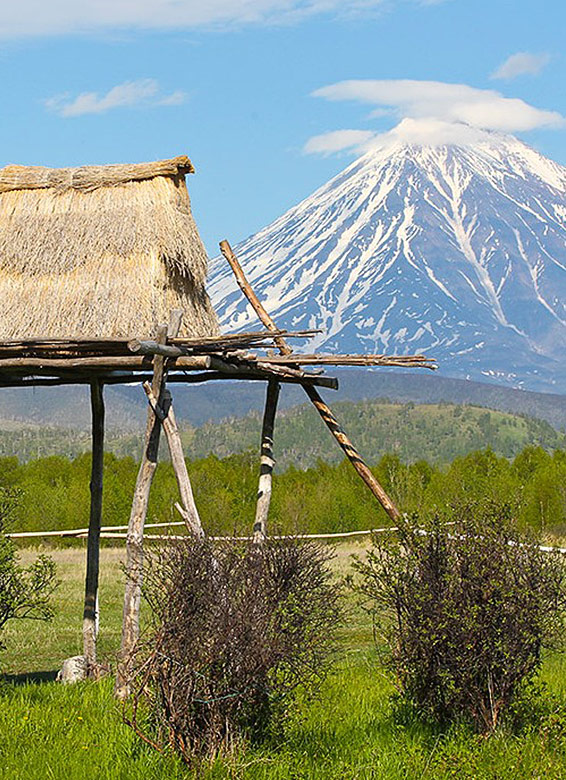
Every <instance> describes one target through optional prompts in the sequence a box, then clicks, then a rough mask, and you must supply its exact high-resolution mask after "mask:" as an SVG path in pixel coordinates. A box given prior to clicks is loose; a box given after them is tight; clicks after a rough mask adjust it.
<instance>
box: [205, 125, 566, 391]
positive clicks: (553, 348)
mask: <svg viewBox="0 0 566 780" xmlns="http://www.w3.org/2000/svg"><path fill="white" fill-rule="evenodd" d="M565 220H566V168H564V167H562V166H560V165H558V164H557V163H554V162H552V161H551V160H548V159H546V158H545V157H543V156H542V155H540V154H539V153H538V152H536V151H535V150H533V149H531V148H530V147H528V146H527V145H526V144H524V143H523V142H521V141H519V140H517V139H515V138H513V137H512V136H504V135H501V134H496V133H488V132H482V133H481V134H480V141H479V142H476V144H475V145H474V146H470V145H466V144H464V145H461V146H457V145H445V146H422V145H415V144H410V143H396V144H389V145H387V146H384V147H381V148H378V149H376V150H373V151H371V152H368V153H367V154H365V155H364V156H362V157H361V158H359V159H358V160H355V161H354V162H353V163H351V164H350V165H349V166H348V167H347V168H346V169H345V170H344V171H342V172H341V173H340V174H338V175H337V176H336V177H334V178H333V179H331V180H330V181H329V182H327V183H326V184H324V185H323V186H322V187H320V188H319V189H318V190H316V192H314V193H313V194H312V195H311V196H309V197H308V198H306V199H305V200H303V201H302V202H301V203H299V204H298V205H296V206H294V207H293V208H291V209H290V210H289V211H287V212H286V213H285V214H284V215H282V216H281V217H279V218H278V219H277V220H275V221H274V222H273V223H271V224H270V225H268V226H267V227H266V228H264V229H263V230H260V231H259V232H258V233H256V234H255V235H253V236H251V237H249V238H248V239H246V240H245V241H243V242H241V243H240V244H238V245H237V246H236V253H237V254H238V256H239V258H240V261H241V263H242V266H243V268H244V271H245V272H246V274H247V275H248V278H249V280H250V282H251V283H252V285H253V287H254V289H255V291H256V293H257V294H258V295H259V296H260V298H261V299H262V301H263V302H264V303H265V305H266V307H267V308H268V310H269V311H270V312H271V314H272V315H273V316H274V318H275V320H276V321H277V323H278V325H280V326H281V327H287V328H314V327H316V328H321V329H322V331H323V333H322V334H321V335H320V336H317V337H315V339H314V340H313V341H312V342H311V343H310V344H309V345H308V347H307V349H308V350H309V351H310V350H320V351H322V350H324V351H329V352H333V351H342V352H378V353H383V352H393V353H398V354H407V353H411V352H426V353H429V354H430V355H431V356H433V357H435V358H437V359H438V361H439V365H440V367H441V370H442V371H443V372H444V373H445V374H446V375H447V376H458V377H468V378H472V379H475V380H480V381H481V380H482V379H484V380H485V379H489V380H491V381H495V382H501V383H504V384H507V385H509V386H512V387H523V388H525V389H529V390H545V391H554V392H556V391H558V392H559V391H560V390H561V389H562V387H563V386H564V382H565V380H566V369H565V368H564V357H565V356H566V225H565ZM209 292H210V294H211V297H212V299H213V303H214V305H215V308H216V310H217V311H218V313H219V317H220V321H221V324H222V326H223V327H224V328H225V329H228V330H243V329H245V328H247V327H249V326H250V325H251V324H252V322H253V313H252V312H251V311H250V310H249V307H247V305H246V302H245V300H243V297H242V296H241V294H240V293H239V291H238V290H237V288H236V285H235V283H234V281H233V279H232V278H231V274H230V271H229V269H228V268H227V267H226V265H225V263H224V262H223V260H222V259H221V258H215V259H214V260H213V261H212V263H211V274H210V283H209Z"/></svg>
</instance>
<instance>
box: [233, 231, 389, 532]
mask: <svg viewBox="0 0 566 780" xmlns="http://www.w3.org/2000/svg"><path fill="white" fill-rule="evenodd" d="M220 251H221V252H222V254H223V255H224V257H225V258H226V260H227V261H228V263H229V264H230V267H231V269H232V271H233V272H234V276H235V277H236V281H237V282H238V285H239V287H240V289H241V290H242V292H243V293H244V295H245V296H246V298H247V299H248V301H249V302H250V304H251V305H252V307H253V309H254V311H255V312H256V314H257V315H258V317H259V319H260V320H261V322H262V323H263V324H264V325H265V327H266V328H267V329H268V330H270V331H271V332H272V333H274V334H275V333H276V332H278V328H277V326H276V325H275V323H274V321H273V319H272V318H271V315H270V314H268V312H267V311H266V309H265V308H264V306H263V304H262V303H261V301H260V300H259V298H258V297H257V295H256V294H255V292H254V291H253V289H252V287H251V285H250V283H249V282H248V280H247V279H246V276H245V274H244V271H243V269H242V267H241V265H240V263H239V261H238V258H237V257H236V255H235V254H234V252H233V251H232V248H231V246H230V244H229V243H228V241H221V242H220ZM274 341H275V343H276V344H277V347H278V349H279V351H280V352H281V354H282V355H290V354H291V353H292V351H293V350H292V349H291V347H290V346H289V345H288V344H287V342H286V341H285V339H284V338H283V337H282V336H280V335H274ZM303 388H304V390H305V392H306V394H307V395H308V397H309V398H310V400H311V401H312V403H313V404H314V406H315V409H316V410H317V411H318V413H319V414H320V416H321V417H322V419H323V420H324V422H325V424H326V425H327V427H328V429H329V430H330V432H331V433H332V435H333V436H334V438H335V439H336V441H337V442H338V444H339V445H340V447H341V448H342V449H343V451H344V452H345V454H346V457H347V458H348V459H349V461H350V462H351V463H352V465H353V467H354V468H355V469H356V471H357V473H358V474H359V475H360V477H361V478H362V480H363V481H364V483H365V484H366V485H367V487H368V488H369V489H370V490H371V492H372V493H373V495H374V496H375V497H376V498H377V500H378V501H379V503H380V504H381V506H382V507H383V508H384V510H385V511H386V512H387V514H388V515H389V517H390V518H391V519H392V520H394V521H397V520H399V519H400V517H401V512H400V511H399V509H398V508H397V507H396V506H395V504H394V503H393V501H392V500H391V498H390V497H389V496H388V495H387V493H386V492H385V490H384V489H383V487H382V486H381V485H380V483H379V482H378V480H377V479H376V478H375V476H374V475H373V474H372V472H371V470H370V468H369V466H368V465H367V464H366V463H365V461H364V459H363V458H362V456H361V455H360V454H359V452H358V451H357V449H356V448H355V447H354V445H353V444H352V442H351V441H350V439H349V438H348V436H347V435H346V433H345V431H344V430H343V429H342V427H341V426H340V424H339V423H338V420H337V419H336V417H335V416H334V415H333V414H332V411H331V410H330V407H329V406H328V404H326V403H325V401H324V400H323V399H322V397H321V396H320V394H319V392H318V391H317V390H316V389H315V388H314V387H312V386H308V387H307V386H306V385H303Z"/></svg>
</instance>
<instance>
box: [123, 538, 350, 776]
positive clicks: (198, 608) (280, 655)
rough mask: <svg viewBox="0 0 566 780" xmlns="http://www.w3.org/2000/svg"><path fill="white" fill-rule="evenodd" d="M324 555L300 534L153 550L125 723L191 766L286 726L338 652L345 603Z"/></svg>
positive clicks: (176, 544)
mask: <svg viewBox="0 0 566 780" xmlns="http://www.w3.org/2000/svg"><path fill="white" fill-rule="evenodd" d="M329 557H330V555H329V552H328V549H327V548H326V549H325V548H323V547H321V546H318V545H314V544H310V543H305V542H298V541H294V540H292V541H289V540H285V541H269V540H268V541H266V542H264V543H263V544H260V545H254V544H251V543H249V544H248V543H244V544H236V543H233V542H230V543H225V544H218V543H212V542H210V541H207V540H197V539H187V541H181V542H173V543H171V544H169V545H168V546H166V547H165V548H163V549H161V550H160V551H159V552H158V553H154V554H153V555H152V556H151V560H150V565H149V567H148V572H147V575H146V583H145V597H146V599H147V601H148V602H149V605H150V607H151V613H152V618H153V623H152V628H151V630H150V632H149V635H148V636H147V637H145V638H144V639H143V640H142V641H141V642H140V643H139V646H138V651H137V671H136V677H135V686H134V695H133V697H132V701H131V708H132V709H131V712H129V713H127V715H126V719H127V721H128V722H129V723H130V724H131V725H132V726H134V728H135V729H136V730H137V731H138V733H139V734H140V735H141V736H142V737H143V738H144V739H146V740H147V741H148V742H150V743H151V744H153V745H154V746H155V747H157V748H159V749H163V748H164V747H165V746H166V745H169V746H171V747H172V748H173V749H174V750H176V751H177V752H178V753H180V755H181V756H182V757H183V758H184V760H185V761H187V762H188V763H190V762H192V761H194V760H196V759H199V758H203V757H214V756H215V755H217V754H218V753H220V752H224V751H227V750H230V749H232V748H233V747H234V745H235V744H237V743H239V742H241V741H242V740H244V739H252V740H254V739H255V740H257V739H260V738H262V737H265V736H266V734H267V733H268V732H272V731H273V729H274V726H275V725H276V724H277V725H278V726H281V724H282V719H284V716H285V713H287V712H289V708H290V707H291V706H292V703H293V701H294V700H295V696H294V694H295V693H296V691H297V690H298V689H299V688H301V689H303V690H305V689H306V690H310V691H312V690H313V687H316V685H317V683H319V682H320V681H321V679H322V678H323V676H324V674H325V671H326V670H327V667H328V661H329V658H330V655H331V653H332V649H333V641H332V639H333V635H334V630H335V628H336V625H337V623H338V621H339V616H340V598H339V586H338V585H337V584H336V583H335V582H334V581H333V580H332V577H331V574H330V572H329V570H328V566H327V564H328V559H329ZM142 713H143V714H142ZM148 713H151V715H148Z"/></svg>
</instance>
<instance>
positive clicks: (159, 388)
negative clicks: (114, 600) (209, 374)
mask: <svg viewBox="0 0 566 780" xmlns="http://www.w3.org/2000/svg"><path fill="white" fill-rule="evenodd" d="M166 339H167V325H160V326H159V328H158V330H157V337H156V340H157V341H158V342H159V343H160V344H164V343H165V341H166ZM164 380H165V358H164V357H163V356H161V355H156V356H155V357H154V359H153V379H152V383H151V389H152V392H153V394H154V396H155V397H156V398H157V399H158V401H157V404H158V406H160V405H161V403H162V399H163V390H164V384H165V382H164ZM160 432H161V421H160V420H159V418H158V417H157V416H156V415H155V414H154V412H153V410H152V409H151V408H149V409H148V413H147V425H146V431H145V446H144V451H143V455H142V460H141V464H140V468H139V471H138V476H137V481H136V487H135V491H134V498H133V501H132V509H131V512H130V521H129V524H128V535H127V539H126V590H125V593H124V611H123V616H122V644H121V647H120V659H119V663H118V670H117V674H116V685H115V689H114V692H115V694H116V696H117V697H118V698H119V699H125V698H126V697H127V696H128V695H129V693H130V676H131V670H132V662H133V653H134V650H135V646H136V642H137V640H138V637H139V614H140V602H141V586H142V576H143V529H144V524H145V518H146V515H147V506H148V502H149V491H150V488H151V483H152V481H153V475H154V474H155V469H156V468H157V453H158V450H159V434H160Z"/></svg>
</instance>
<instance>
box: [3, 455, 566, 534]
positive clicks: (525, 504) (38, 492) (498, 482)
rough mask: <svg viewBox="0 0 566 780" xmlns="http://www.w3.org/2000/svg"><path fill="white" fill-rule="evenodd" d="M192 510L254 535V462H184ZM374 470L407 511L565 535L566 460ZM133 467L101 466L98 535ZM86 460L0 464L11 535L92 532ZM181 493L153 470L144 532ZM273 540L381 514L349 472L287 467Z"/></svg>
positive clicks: (276, 497) (120, 517) (121, 508)
mask: <svg viewBox="0 0 566 780" xmlns="http://www.w3.org/2000/svg"><path fill="white" fill-rule="evenodd" d="M188 465H189V472H190V475H191V479H192V483H193V488H194V492H195V496H196V501H197V505H198V507H199V511H200V513H201V517H202V520H203V524H204V526H205V528H206V530H207V531H208V532H209V533H228V534H231V533H242V532H244V533H248V532H249V531H250V529H251V527H252V521H253V515H254V508H255V500H256V491H257V479H258V458H257V454H255V453H251V452H246V453H241V454H237V455H231V456H228V457H226V458H223V459H219V458H217V457H215V456H208V457H206V458H201V459H196V460H193V461H188ZM374 470H375V473H376V475H377V476H378V478H379V479H380V480H381V482H382V483H383V485H384V487H385V488H386V489H387V491H389V492H390V494H391V495H392V496H393V498H394V499H395V500H396V501H397V502H398V504H399V506H400V507H401V509H403V510H405V511H409V512H410V511H412V510H416V509H418V508H420V507H423V506H426V507H428V508H429V509H430V508H434V507H438V508H442V507H444V506H447V505H449V504H457V503H458V502H460V501H463V500H469V499H473V498H474V497H475V496H478V497H479V496H482V497H486V496H488V497H489V496H493V497H494V498H496V499H497V500H498V501H499V502H501V501H505V502H509V503H510V504H511V505H512V510H513V515H514V517H516V518H517V520H518V522H519V523H520V524H521V525H528V526H532V527H535V528H537V529H541V530H543V531H545V532H548V533H552V534H555V535H565V534H566V452H564V451H562V450H555V451H554V452H553V453H549V452H547V451H545V450H544V449H542V448H541V447H535V446H528V447H526V448H525V449H523V450H522V451H521V452H520V453H519V454H518V455H516V456H515V458H513V459H507V458H504V457H501V456H498V455H496V454H495V453H494V452H493V451H492V450H489V449H484V450H477V451H474V452H472V453H469V454H468V455H465V456H463V457H459V458H455V459H454V460H453V461H452V462H451V463H450V464H449V465H447V466H437V465H431V464H430V463H428V462H427V461H425V460H419V461H416V462H414V463H412V464H405V463H403V462H402V461H401V460H400V459H399V458H398V457H397V456H396V455H386V456H383V457H382V458H381V459H380V460H379V461H378V462H377V463H376V465H375V466H374ZM136 473H137V463H136V461H134V459H132V458H130V457H125V458H118V457H116V456H115V455H113V454H107V455H106V456H105V474H104V517H103V522H104V525H124V524H126V523H127V522H128V517H129V511H130V504H131V498H132V493H133V488H134V483H135V479H136ZM89 478H90V456H89V455H81V456H79V457H77V458H75V459H73V460H70V459H67V458H63V457H49V458H40V459H37V460H31V461H29V462H27V463H20V462H19V461H18V460H17V459H16V458H0V489H2V488H3V489H9V490H11V491H16V493H17V494H18V496H19V499H18V508H17V511H16V516H15V526H14V529H13V530H22V531H33V530H48V529H68V528H80V527H85V526H87V525H88V513H89ZM176 500H177V486H176V482H175V477H174V474H173V471H172V469H171V466H170V464H169V463H161V464H160V465H159V466H158V469H157V473H156V477H155V481H154V486H153V488H152V495H151V500H150V510H149V515H148V522H151V521H156V520H157V521H161V522H162V521H169V520H179V516H178V515H177V513H176V511H175V509H174V508H173V503H174V501H176ZM271 518H272V519H271V530H272V531H275V530H278V531H284V532H288V533H295V532H302V533H307V532H311V533H314V532H336V531H348V530H356V529H364V528H372V527H377V526H384V525H387V524H388V518H387V516H386V515H385V513H384V512H383V511H382V510H381V509H380V508H379V507H378V506H377V505H376V503H375V500H374V499H373V497H372V496H371V494H370V493H369V492H368V491H367V489H366V488H365V487H364V485H363V484H362V483H361V482H360V480H359V478H358V476H357V475H356V473H355V472H354V470H353V469H352V467H351V465H350V464H349V463H348V462H346V461H343V462H340V463H336V464H328V463H325V462H323V461H319V462H318V463H317V465H316V466H315V467H312V468H309V469H306V470H300V469H297V468H295V467H289V468H287V469H286V470H285V471H283V472H282V473H280V474H277V475H276V477H275V479H274V488H273V500H272V512H271Z"/></svg>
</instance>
